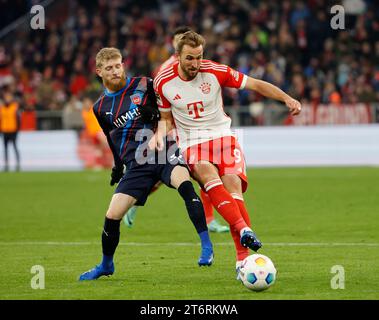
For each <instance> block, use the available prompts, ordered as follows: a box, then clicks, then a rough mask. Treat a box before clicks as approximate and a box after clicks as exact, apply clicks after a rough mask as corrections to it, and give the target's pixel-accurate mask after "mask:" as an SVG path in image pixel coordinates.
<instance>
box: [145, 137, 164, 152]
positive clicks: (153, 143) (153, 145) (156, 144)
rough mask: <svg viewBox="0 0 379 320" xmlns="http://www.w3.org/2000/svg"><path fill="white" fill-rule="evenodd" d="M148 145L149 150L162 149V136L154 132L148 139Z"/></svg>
mask: <svg viewBox="0 0 379 320" xmlns="http://www.w3.org/2000/svg"><path fill="white" fill-rule="evenodd" d="M148 146H149V149H150V150H154V149H157V150H158V151H162V150H163V148H164V141H163V137H162V136H161V135H158V134H157V133H155V134H154V135H153V136H152V138H151V139H150V141H149V144H148Z"/></svg>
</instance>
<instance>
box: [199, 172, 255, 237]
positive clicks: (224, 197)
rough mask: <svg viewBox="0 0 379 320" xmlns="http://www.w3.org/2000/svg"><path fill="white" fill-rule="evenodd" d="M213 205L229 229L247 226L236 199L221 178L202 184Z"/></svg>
mask: <svg viewBox="0 0 379 320" xmlns="http://www.w3.org/2000/svg"><path fill="white" fill-rule="evenodd" d="M204 189H205V191H206V192H207V194H208V196H209V198H210V199H211V201H212V204H213V207H214V208H215V209H216V210H217V212H218V213H219V214H220V215H221V216H222V217H223V218H224V219H225V221H226V222H228V223H229V225H230V229H231V230H232V229H235V230H236V231H237V232H240V231H241V230H242V229H243V228H246V227H248V225H247V224H246V222H245V220H244V219H243V218H242V216H241V213H240V210H239V208H238V205H237V203H236V201H235V200H234V199H233V197H232V196H231V195H230V193H229V192H228V191H227V190H226V189H225V188H224V185H223V183H222V181H221V179H215V180H212V181H209V182H208V183H206V184H205V185H204Z"/></svg>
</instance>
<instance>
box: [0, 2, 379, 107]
mask: <svg viewBox="0 0 379 320" xmlns="http://www.w3.org/2000/svg"><path fill="white" fill-rule="evenodd" d="M351 2H352V1H349V0H345V1H342V4H343V6H344V8H345V29H344V30H333V29H332V28H331V25H330V20H331V19H332V17H333V14H332V13H331V12H330V8H331V5H333V1H328V0H302V1H300V0H283V1H275V0H264V1H263V0H213V1H209V0H149V1H134V0H133V1H121V0H91V1H89V0H82V1H81V0H67V1H63V0H56V1H54V2H53V3H52V4H51V5H50V6H49V7H48V8H47V9H46V22H45V26H46V29H44V30H33V29H31V28H22V30H15V31H12V32H11V33H10V34H9V35H8V36H7V37H5V38H4V39H0V40H1V42H0V87H2V86H8V87H11V88H13V89H14V91H15V92H16V94H18V95H19V97H20V98H22V101H23V103H22V105H23V108H25V109H34V108H35V109H37V110H63V109H64V108H65V107H66V106H69V107H70V108H72V105H73V99H74V100H75V103H74V105H76V106H77V107H78V108H80V100H81V99H82V97H83V96H84V95H87V94H90V95H93V96H97V95H99V93H100V92H101V90H102V88H101V83H100V81H99V79H98V78H97V77H96V76H95V55H96V52H97V51H98V50H99V49H100V48H101V47H104V46H115V47H118V48H120V49H121V51H122V53H123V55H124V57H125V61H124V63H125V67H126V72H127V74H128V75H129V76H138V75H149V76H154V72H155V70H156V69H157V67H158V66H159V65H160V64H161V63H162V62H163V61H165V60H166V59H167V58H168V57H169V56H170V55H171V54H172V53H173V48H172V47H171V33H172V31H173V30H174V29H175V28H176V27H178V26H180V25H188V26H190V27H192V28H193V29H194V30H195V31H197V32H199V33H201V34H202V35H203V36H204V37H205V39H206V41H207V44H206V48H205V58H207V59H212V60H215V61H218V62H220V63H225V64H228V65H230V66H232V67H234V68H236V69H238V70H240V71H241V72H243V73H245V74H248V75H250V76H253V77H256V78H258V79H263V80H266V81H269V82H271V83H273V84H275V85H277V86H279V87H280V88H282V89H283V90H285V91H286V92H288V93H290V94H291V95H292V96H293V97H295V98H297V99H300V100H301V101H302V102H303V103H305V102H309V103H316V104H317V103H335V104H349V103H357V102H377V101H379V4H378V1H374V0H354V4H353V5H351ZM336 3H337V2H336ZM338 3H341V2H340V1H339V2H338ZM28 21H29V20H26V22H25V23H29V22H28ZM261 99H262V97H259V96H257V95H256V94H254V93H252V92H247V91H245V90H243V91H236V90H226V92H225V99H224V104H225V105H230V106H235V107H236V108H238V106H240V105H249V104H250V103H252V102H256V101H260V100H261ZM78 101H79V102H78Z"/></svg>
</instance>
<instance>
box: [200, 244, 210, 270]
mask: <svg viewBox="0 0 379 320" xmlns="http://www.w3.org/2000/svg"><path fill="white" fill-rule="evenodd" d="M213 258H214V255H213V248H212V247H205V248H202V249H201V256H200V258H199V261H198V264H199V267H202V266H211V265H212V263H213Z"/></svg>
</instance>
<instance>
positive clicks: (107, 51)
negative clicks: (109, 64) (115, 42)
mask: <svg viewBox="0 0 379 320" xmlns="http://www.w3.org/2000/svg"><path fill="white" fill-rule="evenodd" d="M117 58H121V59H122V54H121V51H120V50H119V49H117V48H102V49H101V50H100V51H99V52H98V53H97V55H96V68H101V67H102V66H103V64H104V62H106V61H108V60H111V59H117Z"/></svg>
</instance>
